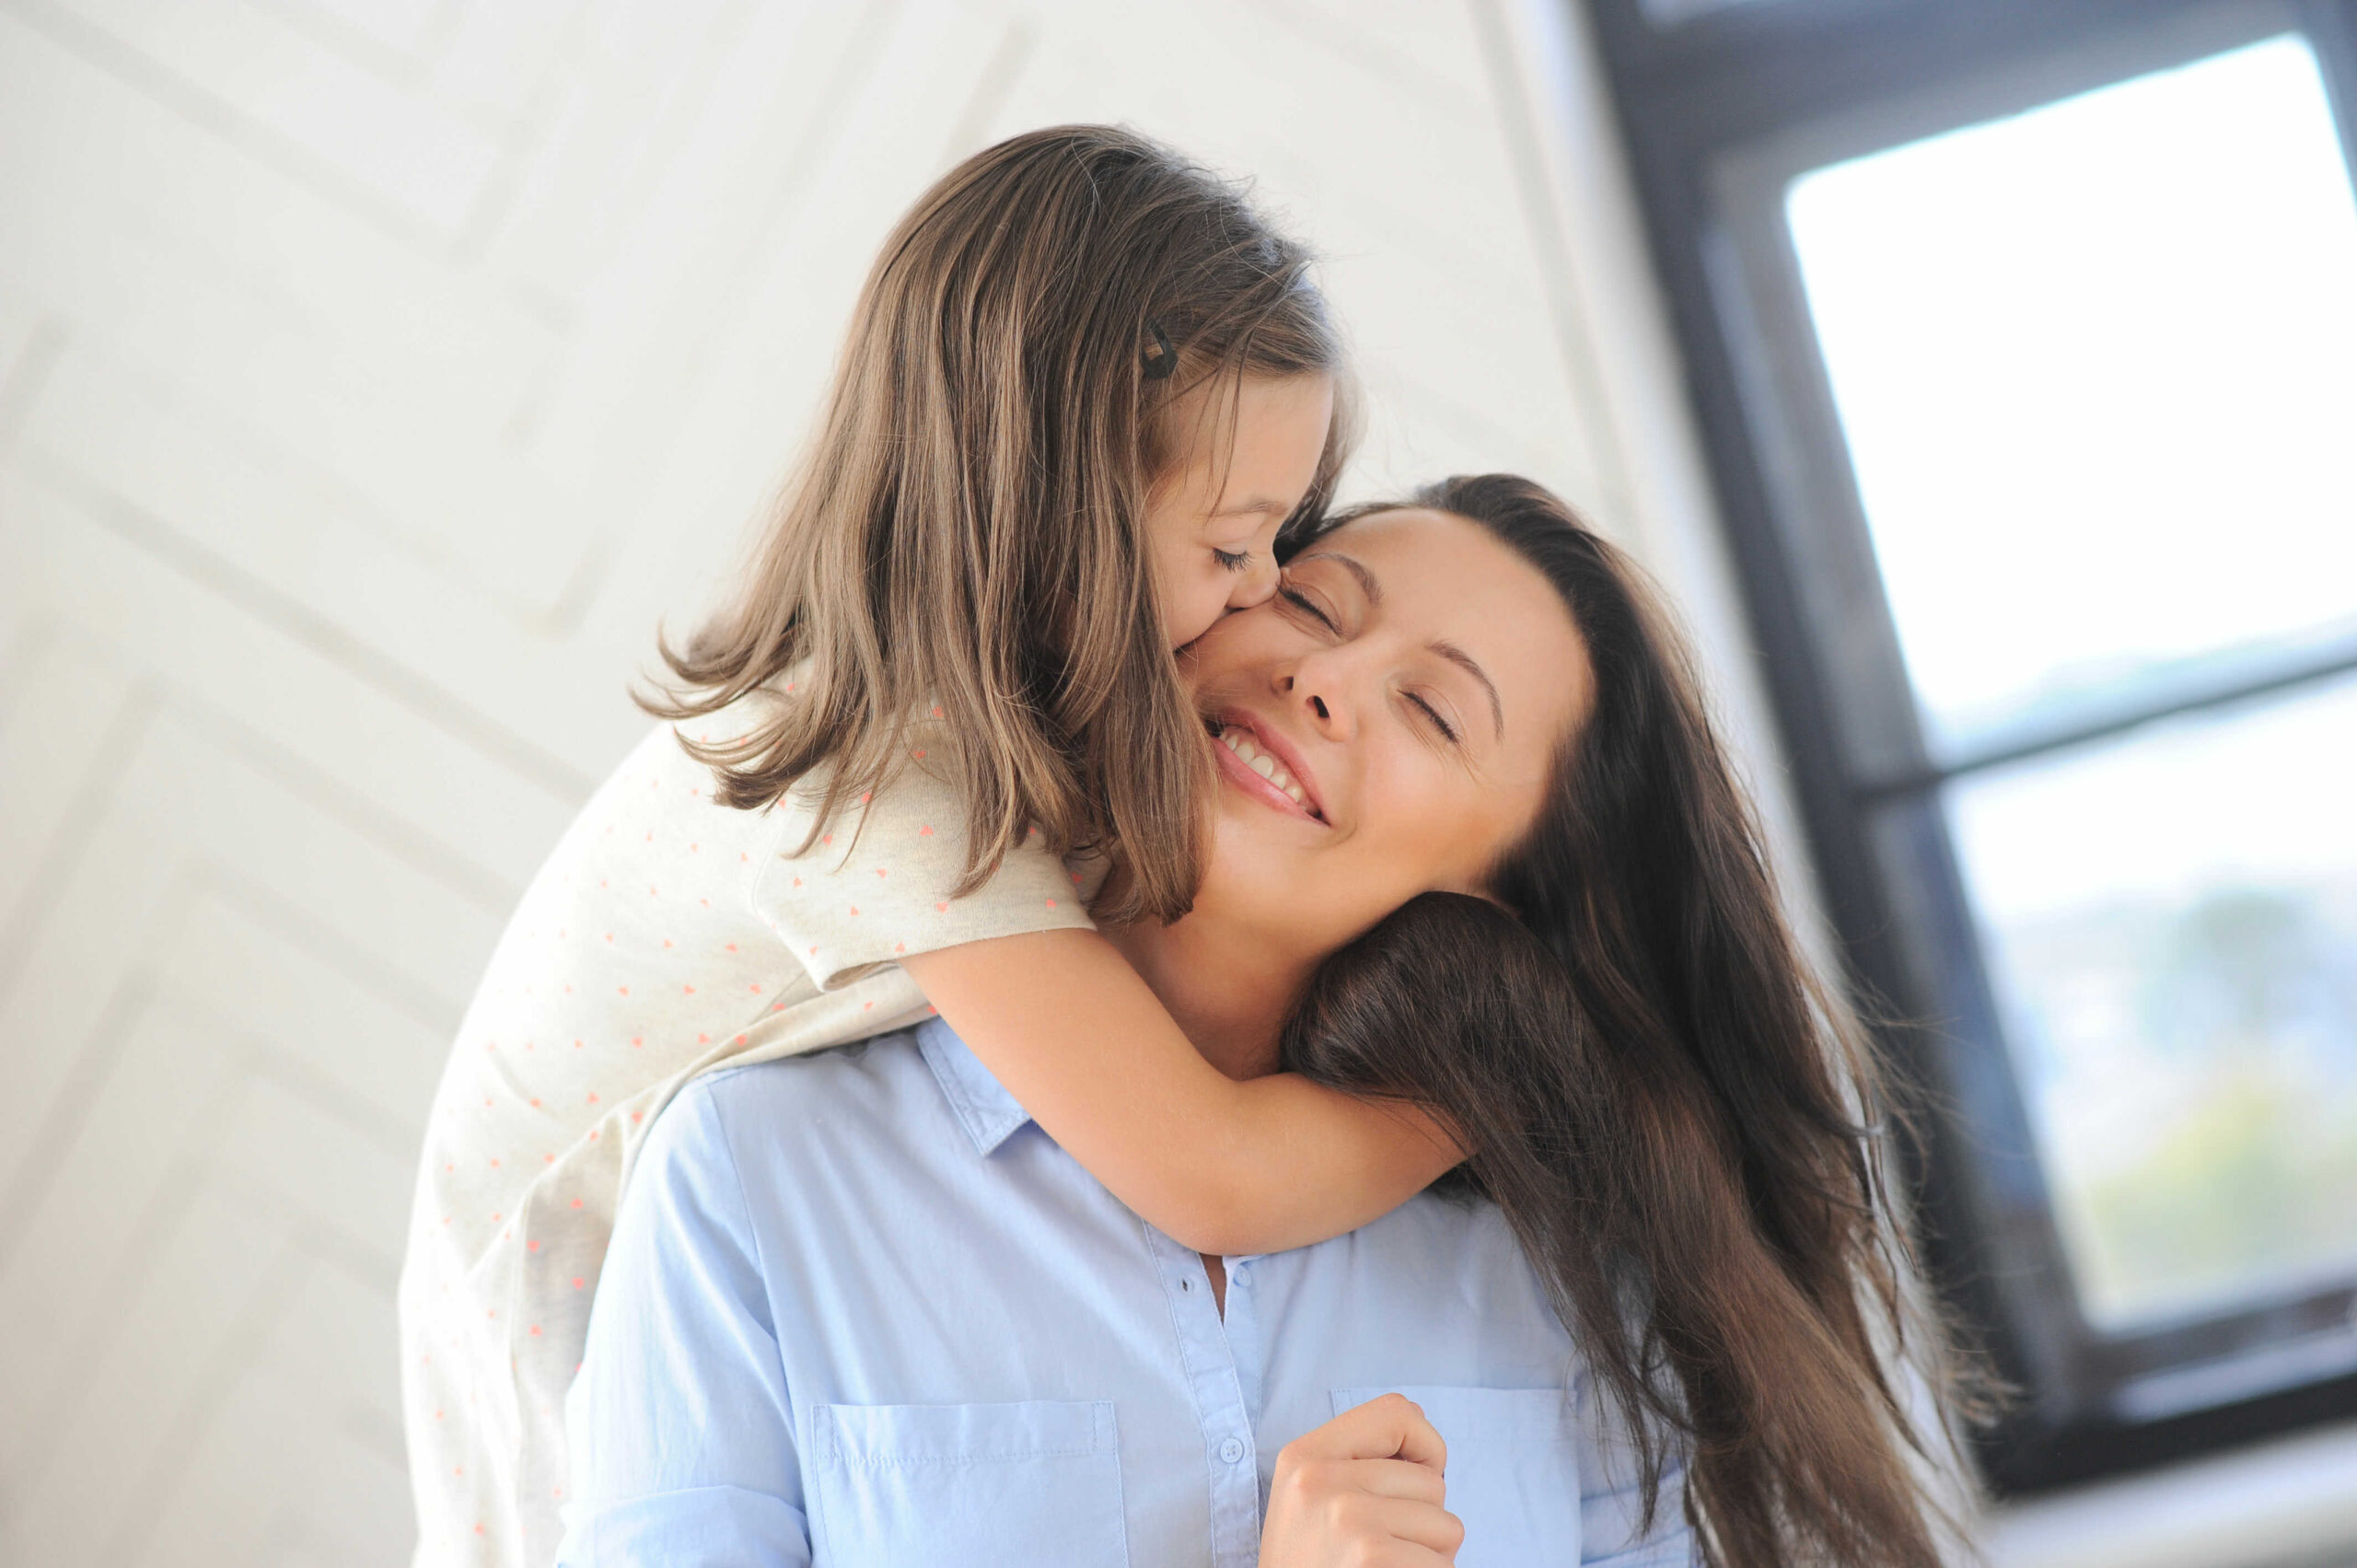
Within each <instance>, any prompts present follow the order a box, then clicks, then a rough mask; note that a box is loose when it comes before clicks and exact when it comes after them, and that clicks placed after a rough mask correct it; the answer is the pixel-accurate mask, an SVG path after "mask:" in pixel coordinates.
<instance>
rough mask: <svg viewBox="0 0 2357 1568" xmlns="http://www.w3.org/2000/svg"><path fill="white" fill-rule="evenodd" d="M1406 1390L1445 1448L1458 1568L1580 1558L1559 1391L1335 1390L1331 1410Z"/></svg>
mask: <svg viewBox="0 0 2357 1568" xmlns="http://www.w3.org/2000/svg"><path fill="white" fill-rule="evenodd" d="M1384 1394H1405V1395H1406V1396H1407V1397H1408V1398H1410V1399H1411V1400H1415V1401H1416V1403H1417V1404H1419V1405H1421V1406H1422V1407H1423V1411H1424V1419H1425V1420H1427V1421H1429V1422H1431V1423H1433V1425H1434V1427H1435V1428H1436V1429H1437V1430H1438V1431H1439V1433H1440V1435H1441V1440H1442V1441H1443V1442H1445V1443H1446V1444H1447V1445H1448V1498H1447V1502H1446V1504H1445V1505H1446V1507H1447V1509H1448V1511H1449V1512H1450V1513H1452V1514H1454V1515H1456V1516H1457V1517H1458V1518H1459V1519H1461V1520H1462V1521H1464V1524H1465V1544H1464V1545H1463V1546H1462V1547H1460V1548H1459V1549H1458V1550H1457V1568H1525V1565H1527V1564H1534V1563H1549V1562H1578V1561H1579V1560H1580V1466H1579V1453H1578V1450H1577V1449H1576V1448H1575V1447H1574V1446H1573V1441H1572V1422H1571V1413H1572V1411H1571V1400H1570V1397H1569V1396H1568V1395H1567V1394H1566V1393H1565V1392H1564V1391H1563V1390H1562V1388H1441V1387H1437V1386H1432V1385H1426V1386H1423V1387H1412V1388H1411V1387H1407V1386H1401V1387H1399V1388H1337V1389H1335V1390H1334V1391H1333V1399H1334V1413H1335V1414H1336V1415H1341V1413H1342V1412H1343V1411H1349V1410H1355V1409H1357V1408H1358V1407H1359V1406H1361V1405H1363V1404H1364V1403H1366V1402H1367V1401H1368V1400H1372V1399H1376V1398H1378V1397H1379V1396H1381V1395H1384Z"/></svg>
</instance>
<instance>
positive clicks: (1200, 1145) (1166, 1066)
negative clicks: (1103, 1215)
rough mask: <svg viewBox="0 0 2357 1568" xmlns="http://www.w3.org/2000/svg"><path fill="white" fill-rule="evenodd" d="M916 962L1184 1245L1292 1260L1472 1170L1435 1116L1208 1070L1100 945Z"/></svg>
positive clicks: (1088, 1151)
mask: <svg viewBox="0 0 2357 1568" xmlns="http://www.w3.org/2000/svg"><path fill="white" fill-rule="evenodd" d="M901 962H902V963H903V964H904V965H905V966H906V968H907V969H908V971H909V975H910V977H911V979H913V980H914V981H916V982H917V984H918V985H919V986H920V987H922V988H923V991H924V993H925V995H926V997H927V998H928V999H929V1000H930V1001H931V1002H932V1003H933V1005H935V1007H936V1008H938V1009H939V1010H940V1012H941V1015H942V1016H943V1017H944V1018H946V1019H947V1020H948V1022H949V1026H950V1028H954V1029H956V1030H957V1031H958V1038H959V1039H961V1040H964V1041H965V1042H966V1044H967V1046H968V1047H969V1048H970V1049H971V1050H972V1051H973V1052H974V1054H975V1055H976V1056H978V1057H980V1058H981V1062H982V1064H983V1065H984V1066H986V1067H988V1068H989V1069H990V1070H991V1072H992V1073H993V1074H994V1075H995V1076H996V1077H997V1078H998V1080H999V1082H1000V1083H1001V1084H1003V1085H1004V1086H1006V1090H1007V1092H1008V1093H1009V1094H1012V1095H1013V1096H1014V1097H1015V1098H1016V1099H1017V1100H1019V1101H1021V1102H1022V1105H1023V1108H1024V1109H1026V1110H1028V1111H1029V1112H1030V1113H1031V1115H1032V1118H1033V1120H1035V1121H1038V1122H1039V1125H1040V1127H1041V1128H1043V1129H1044V1130H1046V1132H1047V1133H1048V1135H1049V1136H1050V1137H1051V1138H1053V1139H1055V1141H1056V1142H1057V1143H1058V1144H1061V1145H1062V1147H1063V1149H1064V1151H1065V1152H1066V1153H1067V1154H1069V1155H1071V1156H1073V1158H1074V1159H1076V1160H1078V1161H1079V1162H1080V1163H1081V1164H1082V1165H1083V1166H1084V1167H1086V1168H1087V1169H1088V1171H1089V1172H1090V1174H1092V1175H1094V1176H1095V1177H1096V1178H1097V1179H1098V1180H1099V1181H1102V1182H1103V1183H1104V1184H1105V1185H1106V1187H1107V1188H1108V1189H1109V1190H1110V1191H1111V1192H1112V1193H1113V1195H1114V1196H1115V1197H1117V1198H1119V1199H1120V1200H1121V1202H1124V1203H1127V1204H1128V1205H1129V1206H1130V1207H1131V1208H1132V1209H1134V1210H1136V1211H1137V1212H1138V1214H1141V1215H1143V1216H1144V1218H1145V1219H1146V1220H1148V1221H1149V1222H1151V1223H1152V1224H1153V1225H1155V1226H1156V1227H1157V1228H1158V1229H1160V1230H1161V1231H1162V1232H1163V1233H1164V1234H1165V1235H1167V1236H1168V1237H1170V1238H1171V1239H1172V1240H1174V1241H1177V1242H1178V1243H1179V1244H1180V1245H1181V1246H1184V1247H1190V1248H1192V1249H1195V1250H1196V1251H1198V1252H1207V1253H1213V1254H1219V1255H1224V1256H1233V1255H1236V1254H1248V1253H1260V1252H1281V1251H1284V1250H1287V1249H1292V1248H1295V1247H1306V1246H1309V1245H1310V1244H1311V1243H1313V1242H1318V1241H1324V1240H1326V1239H1327V1238H1328V1237H1336V1236H1340V1235H1341V1234H1342V1233H1343V1232H1345V1231H1349V1230H1355V1229H1356V1228H1358V1227H1359V1226H1360V1225H1364V1224H1366V1223H1367V1222H1368V1221H1370V1220H1374V1219H1377V1218H1379V1217H1381V1216H1382V1215H1384V1214H1389V1213H1390V1212H1391V1211H1392V1210H1393V1209H1395V1208H1397V1207H1399V1205H1400V1204H1401V1203H1403V1202H1407V1201H1408V1200H1409V1199H1410V1198H1411V1197H1413V1196H1415V1195H1416V1194H1417V1193H1418V1192H1421V1191H1423V1190H1424V1188H1426V1187H1427V1186H1429V1185H1431V1183H1432V1181H1433V1180H1434V1178H1436V1177H1438V1176H1440V1175H1441V1174H1442V1173H1443V1172H1444V1171H1446V1170H1447V1169H1449V1168H1450V1167H1452V1166H1455V1165H1456V1164H1457V1162H1458V1160H1460V1159H1461V1158H1462V1157H1463V1156H1462V1155H1461V1154H1460V1153H1459V1152H1458V1150H1457V1145H1456V1144H1455V1143H1454V1141H1452V1139H1451V1138H1450V1137H1449V1136H1448V1134H1447V1133H1446V1131H1444V1129H1443V1128H1442V1127H1441V1125H1440V1123H1438V1122H1437V1121H1434V1119H1433V1118H1432V1117H1431V1116H1430V1115H1428V1114H1427V1113H1426V1112H1424V1111H1423V1110H1422V1109H1420V1108H1418V1107H1415V1106H1412V1105H1408V1104H1403V1103H1397V1102H1392V1103H1387V1102H1382V1101H1376V1100H1366V1099H1357V1098H1352V1097H1351V1096H1349V1095H1345V1094H1342V1093H1341V1092H1340V1091H1338V1090H1334V1089H1329V1088H1326V1087H1323V1086H1320V1085H1317V1084H1313V1083H1311V1082H1309V1081H1308V1080H1307V1079H1306V1078H1304V1077H1301V1076H1300V1075H1299V1074H1293V1073H1278V1074H1271V1075H1269V1076H1267V1077H1261V1078H1252V1079H1248V1080H1244V1081H1241V1082H1239V1081H1237V1080H1236V1079H1233V1078H1230V1077H1228V1076H1227V1075H1226V1074H1224V1073H1222V1072H1221V1071H1220V1070H1219V1069H1218V1068H1216V1067H1214V1066H1213V1065H1212V1064H1211V1063H1209V1062H1207V1061H1205V1060H1204V1059H1203V1057H1202V1054H1201V1053H1200V1052H1198V1051H1196V1049H1195V1047H1194V1045H1193V1043H1192V1042H1191V1041H1190V1040H1188V1038H1187V1036H1186V1034H1185V1033H1184V1032H1183V1031H1182V1030H1180V1028H1179V1026H1178V1025H1177V1024H1176V1023H1174V1022H1173V1021H1172V1020H1171V1017H1170V1015H1169V1013H1168V1012H1167V1011H1166V1010H1165V1009H1164V1007H1163V1005H1162V1003H1161V1002H1160V1001H1159V1000H1158V999H1157V998H1156V997H1155V994H1154V993H1153V992H1152V991H1151V990H1149V989H1147V987H1146V983H1145V981H1143V980H1141V979H1139V978H1138V974H1137V971H1136V970H1132V968H1131V967H1130V965H1129V962H1128V960H1126V959H1125V958H1122V957H1121V955H1120V953H1119V952H1117V951H1116V950H1115V949H1114V947H1113V946H1112V944H1110V943H1109V942H1107V941H1106V940H1105V939H1104V938H1103V937H1102V936H1099V935H1097V934H1096V933H1094V932H1090V931H1069V930H1068V931H1040V932H1034V933H1030V934H1028V935H1018V936H1001V937H996V938H993V939H991V940H988V941H981V942H969V943H966V944H963V945H962V946H959V947H945V948H942V949H940V950H938V951H935V952H931V953H923V954H911V955H910V956H908V957H907V958H903V959H902V960H901Z"/></svg>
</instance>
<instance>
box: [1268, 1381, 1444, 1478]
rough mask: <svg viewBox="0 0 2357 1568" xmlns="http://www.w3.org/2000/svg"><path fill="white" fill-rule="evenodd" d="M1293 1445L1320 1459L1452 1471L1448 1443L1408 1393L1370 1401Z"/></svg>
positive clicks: (1440, 1471)
mask: <svg viewBox="0 0 2357 1568" xmlns="http://www.w3.org/2000/svg"><path fill="white" fill-rule="evenodd" d="M1294 1442H1295V1444H1296V1445H1305V1446H1307V1449H1308V1451H1309V1452H1310V1453H1312V1454H1314V1455H1315V1456H1316V1457H1318V1458H1328V1459H1405V1460H1407V1461H1408V1462H1409V1463H1411V1464H1417V1465H1428V1466H1430V1467H1431V1468H1432V1469H1433V1470H1434V1472H1435V1473H1442V1472H1446V1470H1447V1469H1448V1445H1447V1444H1446V1443H1444V1442H1442V1441H1441V1435H1440V1433H1439V1431H1438V1430H1436V1429H1435V1428H1434V1425H1433V1423H1431V1422H1429V1421H1426V1420H1425V1419H1424V1412H1423V1408H1422V1406H1420V1405H1418V1404H1417V1403H1416V1402H1415V1401H1414V1400H1411V1399H1409V1398H1408V1397H1407V1396H1406V1395H1404V1394H1385V1395H1383V1396H1382V1397H1381V1398H1379V1399H1373V1400H1368V1401H1367V1402H1366V1403H1364V1404H1363V1405H1357V1406H1354V1407H1353V1408H1352V1409H1350V1410H1346V1411H1343V1412H1342V1413H1341V1415H1338V1416H1336V1417H1335V1418H1334V1419H1333V1420H1331V1421H1329V1422H1328V1423H1326V1424H1325V1425H1323V1426H1321V1427H1319V1428H1318V1429H1317V1430H1316V1431H1315V1432H1307V1433H1304V1434H1302V1435H1301V1436H1299V1437H1296V1438H1295V1439H1294Z"/></svg>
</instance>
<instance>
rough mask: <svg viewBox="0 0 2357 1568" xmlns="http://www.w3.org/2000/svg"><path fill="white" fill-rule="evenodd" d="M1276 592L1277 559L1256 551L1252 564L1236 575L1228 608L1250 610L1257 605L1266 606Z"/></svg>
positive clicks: (1228, 597)
mask: <svg viewBox="0 0 2357 1568" xmlns="http://www.w3.org/2000/svg"><path fill="white" fill-rule="evenodd" d="M1276 591H1277V561H1276V557H1275V556H1273V555H1271V554H1270V553H1269V552H1267V551H1265V550H1256V551H1254V552H1252V562H1251V564H1249V565H1248V566H1246V567H1245V568H1244V570H1243V571H1241V572H1238V573H1237V574H1236V586H1235V587H1232V588H1230V589H1229V590H1228V594H1227V608H1228V609H1230V610H1249V609H1251V608H1252V607H1253V606H1254V605H1256V604H1266V603H1267V602H1268V601H1269V599H1270V598H1271V597H1272V596H1273V595H1274V594H1275V593H1276Z"/></svg>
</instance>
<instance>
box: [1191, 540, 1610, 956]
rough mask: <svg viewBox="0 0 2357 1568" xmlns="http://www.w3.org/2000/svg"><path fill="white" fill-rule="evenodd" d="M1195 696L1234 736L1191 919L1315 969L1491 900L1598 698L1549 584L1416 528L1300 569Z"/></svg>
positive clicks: (1203, 642)
mask: <svg viewBox="0 0 2357 1568" xmlns="http://www.w3.org/2000/svg"><path fill="white" fill-rule="evenodd" d="M1188 677H1189V680H1190V685H1191V686H1192V687H1193V689H1194V691H1195V693H1196V702H1197V705H1198V706H1199V707H1201V708H1202V711H1203V713H1204V714H1205V715H1206V717H1207V718H1209V719H1210V720H1211V721H1212V722H1213V724H1215V725H1216V726H1218V730H1219V734H1218V738H1217V743H1216V744H1215V745H1214V747H1213V758H1214V760H1215V761H1216V762H1217V764H1218V767H1219V786H1218V788H1217V790H1216V792H1215V795H1214V800H1213V813H1214V818H1213V821H1214V832H1213V848H1212V854H1211V856H1210V860H1209V864H1208V865H1206V867H1205V871H1204V877H1203V883H1202V889H1201V890H1200V892H1199V894H1198V896H1197V900H1196V911H1197V913H1198V914H1199V915H1202V916H1205V917H1209V918H1212V919H1216V920H1221V921H1236V922H1239V923H1246V924H1247V925H1248V926H1249V927H1250V928H1251V929H1253V930H1255V931H1260V932H1266V933H1267V934H1268V938H1269V940H1271V942H1279V943H1283V944H1285V945H1287V946H1288V947H1291V948H1293V949H1294V951H1295V953H1296V954H1297V955H1298V956H1299V957H1301V958H1305V959H1315V958H1321V957H1323V956H1324V955H1325V954H1327V953H1329V952H1331V951H1333V950H1334V949H1335V948H1337V947H1341V945H1342V944H1344V943H1346V942H1348V941H1350V940H1351V939H1352V938H1353V937H1354V936H1356V935H1359V934H1360V933H1362V932H1364V931H1365V930H1366V929H1367V928H1368V927H1369V926H1371V925H1373V924H1374V923H1376V921H1378V920H1381V919H1382V918H1383V917H1384V916H1385V915H1387V914H1388V913H1389V912H1391V911H1393V910H1395V909H1397V908H1399V906H1400V905H1401V904H1403V903H1405V902H1407V901H1408V900H1410V899H1411V898H1414V897H1415V896H1416V895H1417V894H1419V893H1425V892H1433V891H1441V890H1446V891H1455V892H1478V891H1480V878H1481V877H1482V876H1483V875H1484V874H1485V873H1486V872H1487V871H1488V870H1489V869H1490V867H1491V866H1492V865H1494V864H1495V863H1496V861H1497V859H1498V857H1499V856H1500V855H1501V854H1504V852H1505V851H1506V850H1507V849H1508V848H1509V847H1511V846H1512V845H1513V844H1514V843H1515V842H1516V841H1518V840H1519V839H1520V838H1521V837H1522V835H1523V834H1524V833H1525V832H1527V830H1529V828H1530V827H1531V825H1532V823H1533V822H1534V821H1535V820H1536V819H1537V817H1538V807H1539V804H1540V801H1541V798H1542V796H1543V795H1544V792H1545V790H1546V787H1547V784H1548V780H1549V776H1550V770H1551V764H1552V762H1553V760H1554V758H1555V755H1556V752H1557V750H1558V749H1559V748H1560V746H1561V744H1562V740H1563V739H1564V738H1565V737H1566V736H1567V735H1568V734H1569V733H1570V732H1571V730H1572V729H1573V726H1576V725H1577V724H1579V723H1580V722H1581V721H1582V720H1583V719H1584V718H1585V715H1586V714H1587V711H1588V708H1589V705H1590V703H1591V700H1592V696H1591V694H1592V692H1593V690H1594V683H1593V679H1592V676H1591V673H1590V670H1589V668H1588V661H1587V653H1586V649H1585V645H1584V644H1583V643H1582V641H1581V638H1580V633H1579V631H1578V628H1577V627H1575V626H1574V625H1573V622H1572V618H1571V614H1570V612H1569V611H1568V610H1565V609H1564V607H1563V602H1562V598H1560V597H1559V596H1558V595H1557V594H1556V592H1555V591H1554V589H1553V588H1552V587H1550V586H1549V584H1548V582H1547V579H1546V578H1544V577H1543V576H1541V575H1539V574H1538V571H1537V570H1535V569H1534V568H1533V567H1531V566H1530V565H1529V564H1528V563H1526V562H1525V561H1524V560H1523V559H1522V558H1521V557H1520V556H1519V555H1516V554H1515V552H1513V551H1512V550H1510V549H1508V548H1507V547H1506V546H1505V545H1504V544H1503V543H1501V542H1500V541H1499V540H1497V539H1496V538H1494V537H1493V536H1492V535H1491V534H1490V533H1489V532H1488V531H1487V530H1486V529H1484V528H1481V527H1480V526H1479V525H1478V524H1475V523H1471V522H1469V521H1467V520H1466V519H1464V518H1462V517H1453V516H1450V515H1448V514H1446V513H1441V512H1430V511H1423V510H1419V509H1402V510H1399V511H1391V512H1380V513H1377V514H1376V515H1374V516H1372V517H1364V518H1362V519H1360V520H1359V521H1357V522H1354V523H1351V524H1349V525H1347V526H1345V527H1343V528H1339V529H1337V530H1335V531H1334V532H1332V533H1330V534H1329V535H1327V536H1326V537H1325V538H1324V539H1322V540H1318V543H1317V544H1315V545H1313V546H1311V547H1310V548H1309V549H1308V550H1306V551H1305V552H1303V553H1302V554H1300V555H1299V556H1296V557H1295V559H1294V560H1293V562H1292V563H1290V564H1288V565H1287V567H1286V568H1285V574H1284V581H1283V585H1282V586H1281V587H1280V588H1279V590H1278V592H1277V595H1276V597H1275V598H1271V600H1269V601H1268V602H1267V603H1265V604H1262V605H1260V606H1257V607H1255V608H1253V609H1250V610H1241V611H1238V612H1237V613H1235V614H1231V615H1229V616H1227V617H1225V619H1224V620H1222V621H1220V622H1219V623H1218V624H1217V625H1216V626H1214V627H1213V628H1212V629H1211V630H1210V631H1209V632H1208V633H1205V634H1204V635H1203V636H1202V638H1201V639H1200V640H1198V641H1197V642H1196V644H1195V645H1194V647H1193V648H1192V649H1191V650H1190V655H1189V659H1188ZM1190 918H1193V917H1190Z"/></svg>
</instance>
